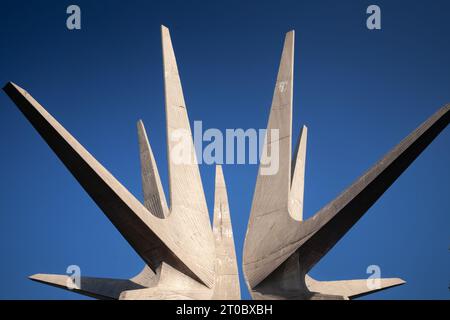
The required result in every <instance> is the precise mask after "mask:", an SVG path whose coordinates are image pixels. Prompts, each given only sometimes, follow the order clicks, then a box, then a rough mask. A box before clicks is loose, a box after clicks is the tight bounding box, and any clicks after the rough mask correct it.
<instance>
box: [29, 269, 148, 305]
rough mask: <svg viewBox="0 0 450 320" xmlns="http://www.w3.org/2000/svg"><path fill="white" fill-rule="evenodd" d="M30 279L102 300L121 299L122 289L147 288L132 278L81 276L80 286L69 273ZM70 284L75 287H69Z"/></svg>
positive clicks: (36, 276) (33, 276) (38, 275)
mask: <svg viewBox="0 0 450 320" xmlns="http://www.w3.org/2000/svg"><path fill="white" fill-rule="evenodd" d="M30 279H31V280H33V281H37V282H41V283H44V284H47V285H51V286H54V287H57V288H61V289H65V290H68V291H72V292H76V293H79V294H82V295H85V296H88V297H91V298H95V299H101V300H116V299H119V297H120V294H121V293H122V291H126V290H137V289H142V288H145V287H144V286H141V285H139V284H138V283H135V282H133V281H131V280H123V279H107V278H92V277H81V279H80V287H77V286H75V285H74V284H73V282H72V279H71V278H70V277H69V276H67V275H59V274H35V275H32V276H30ZM69 285H73V286H74V287H71V288H72V289H69Z"/></svg>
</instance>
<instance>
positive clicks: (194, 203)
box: [161, 26, 211, 228]
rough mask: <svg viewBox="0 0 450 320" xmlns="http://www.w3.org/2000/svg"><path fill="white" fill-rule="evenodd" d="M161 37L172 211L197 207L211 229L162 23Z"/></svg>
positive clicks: (189, 130) (172, 56)
mask: <svg viewBox="0 0 450 320" xmlns="http://www.w3.org/2000/svg"><path fill="white" fill-rule="evenodd" d="M161 36H162V47H163V64H164V84H165V98H166V121H167V145H168V148H167V152H168V161H169V181H170V207H171V211H173V210H178V209H177V208H182V209H183V211H184V212H185V213H186V212H187V211H186V210H184V209H185V208H188V209H191V210H194V211H195V212H197V213H196V215H197V218H201V219H203V221H204V222H205V221H206V220H208V225H209V228H211V225H210V222H209V216H208V209H207V207H206V201H205V196H204V192H203V185H202V182H201V178H200V172H199V169H198V165H197V160H196V155H195V149H194V144H193V137H192V132H191V127H190V124H189V118H188V114H187V109H186V103H185V101H184V96H183V89H182V87H181V81H180V76H179V74H178V67H177V62H176V59H175V54H174V51H173V47H172V41H171V39H170V33H169V29H167V28H166V27H164V26H161ZM180 213H181V212H180Z"/></svg>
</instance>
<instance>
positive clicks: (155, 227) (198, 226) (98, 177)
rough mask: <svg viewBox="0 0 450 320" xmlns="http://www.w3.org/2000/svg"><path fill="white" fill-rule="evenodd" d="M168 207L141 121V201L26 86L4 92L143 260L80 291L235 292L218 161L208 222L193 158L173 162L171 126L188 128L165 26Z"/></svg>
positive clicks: (84, 282)
mask: <svg viewBox="0 0 450 320" xmlns="http://www.w3.org/2000/svg"><path fill="white" fill-rule="evenodd" d="M161 34H162V47H163V65H164V83H165V98H166V125H167V144H168V149H169V152H168V164H169V165H168V167H169V188H170V192H169V194H170V208H169V206H168V204H167V202H166V198H165V195H164V191H163V188H162V185H161V181H160V177H159V174H158V169H157V166H156V163H155V159H154V157H153V153H152V150H151V148H150V144H149V141H148V139H147V134H146V131H145V128H144V124H143V123H142V121H139V122H138V124H137V127H138V137H139V147H140V158H141V168H142V169H141V171H142V186H143V193H144V203H141V202H140V201H139V200H137V199H136V198H135V197H134V196H133V195H132V194H131V193H130V192H129V191H128V190H127V189H126V188H125V187H124V186H123V185H122V184H121V183H120V182H119V181H117V180H116V178H114V176H113V175H112V174H111V173H109V172H108V171H107V170H106V169H105V168H104V167H103V166H102V165H101V164H100V163H99V162H98V161H97V160H96V159H95V158H94V157H93V156H92V155H91V154H90V153H89V152H88V151H87V150H86V149H85V148H84V147H83V146H82V145H81V144H80V143H79V142H78V141H77V140H76V139H75V138H74V137H73V136H72V135H71V134H70V133H69V132H68V131H67V130H66V129H65V128H64V127H63V126H62V125H61V124H59V123H58V122H57V121H56V120H55V119H54V118H53V117H52V116H51V115H50V114H49V113H48V112H47V111H46V110H45V109H44V108H43V107H42V106H41V105H40V104H39V103H38V102H37V101H36V100H35V99H34V98H33V97H32V96H31V95H30V94H29V93H27V92H26V91H25V90H24V89H22V88H20V87H19V86H17V85H16V84H14V83H8V84H7V85H6V86H5V87H4V91H5V92H6V93H7V94H8V95H9V97H10V98H11V99H12V100H13V101H14V103H15V104H16V105H17V106H18V108H19V109H20V111H21V112H22V113H23V114H24V116H25V117H26V118H27V119H28V120H29V121H30V122H31V124H32V125H33V126H34V128H35V129H36V130H37V131H38V132H39V134H40V135H41V136H42V138H44V140H45V141H46V142H47V144H48V145H49V146H50V148H52V150H53V151H54V152H55V153H56V155H57V156H58V157H59V158H60V159H61V161H62V162H63V163H64V165H65V166H66V167H67V168H68V169H69V170H70V172H71V173H72V174H73V176H74V177H75V178H76V179H77V180H78V182H79V183H80V184H81V186H82V187H83V188H84V189H85V190H86V192H87V193H88V194H89V195H90V196H91V198H92V199H93V200H94V201H95V202H96V204H97V205H98V206H99V207H100V208H101V209H102V211H103V212H104V213H105V214H106V216H107V217H108V218H109V219H110V220H111V222H112V223H113V224H114V226H115V227H116V228H117V229H118V230H119V231H120V233H121V234H122V235H123V236H124V238H125V239H126V240H127V241H128V242H129V244H130V245H131V246H132V247H133V249H134V250H136V252H137V253H138V254H139V256H140V257H141V258H142V259H143V260H144V262H145V264H146V266H145V267H144V269H143V270H142V272H141V273H139V274H138V275H137V276H136V277H134V278H132V279H129V280H120V279H104V278H91V277H82V278H81V282H80V286H79V287H76V288H74V289H73V291H76V292H78V293H81V294H84V295H87V296H91V297H94V298H99V299H226V300H230V299H240V287H239V278H238V271H237V263H236V254H235V249H234V241H233V233H232V228H231V220H230V213H229V207H228V199H227V191H226V187H225V181H224V177H223V173H222V169H221V167H220V166H217V168H216V182H215V185H216V189H215V203H214V222H213V228H211V223H210V219H209V214H208V208H207V206H206V201H205V195H204V192H203V185H202V182H201V178H200V173H199V169H198V165H197V161H191V162H190V163H178V162H177V161H173V160H174V159H172V157H173V155H172V153H171V152H170V150H172V148H173V147H174V144H175V142H174V141H173V139H170V137H171V135H172V133H173V132H174V131H175V130H182V132H187V133H188V134H189V140H190V142H189V143H190V144H191V145H190V147H191V148H188V149H187V150H190V152H191V155H190V156H191V159H195V149H194V147H193V142H192V134H191V128H190V124H189V119H188V114H187V109H186V104H185V102H184V97H183V91H182V88H181V82H180V77H179V74H178V67H177V63H176V60H175V54H174V52H173V48H172V42H171V39H170V34H169V30H168V29H167V28H166V27H164V26H162V27H161ZM30 278H31V279H32V280H35V281H39V282H43V283H46V284H49V285H53V286H57V287H61V288H66V289H67V288H68V287H67V280H68V276H65V275H51V274H36V275H33V276H31V277H30Z"/></svg>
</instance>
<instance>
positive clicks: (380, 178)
mask: <svg viewBox="0 0 450 320" xmlns="http://www.w3.org/2000/svg"><path fill="white" fill-rule="evenodd" d="M293 65H294V31H291V32H288V33H287V34H286V38H285V41H284V48H283V53H282V55H281V62H280V66H279V71H278V77H277V81H276V84H275V90H274V94H273V100H272V107H271V110H270V116H269V121H268V125H267V129H268V133H270V131H271V129H276V130H278V136H279V138H278V139H275V138H271V136H270V135H268V136H267V137H266V141H265V143H264V149H263V152H262V157H264V156H265V155H267V152H266V151H267V150H269V149H270V148H271V145H273V144H274V143H278V148H279V170H278V172H277V173H276V174H274V175H264V174H262V170H261V165H260V171H259V173H258V177H257V181H256V187H255V193H254V196H253V203H252V209H251V214H250V219H249V223H248V229H247V235H246V238H245V244H244V254H243V270H244V275H245V278H246V282H247V286H248V288H249V290H250V293H251V295H252V297H253V298H254V299H277V300H281V299H352V298H356V297H360V296H363V295H366V294H369V293H372V292H375V291H378V290H382V289H385V288H389V287H393V286H398V285H401V284H403V283H404V281H403V280H401V279H380V285H379V286H378V287H376V288H370V287H369V286H368V285H367V280H366V279H363V280H343V281H317V280H314V279H313V278H311V277H310V276H308V272H309V271H310V270H311V269H312V268H313V267H314V266H315V264H316V263H317V262H318V261H319V260H320V259H321V258H322V257H323V256H324V255H325V254H326V253H327V252H328V251H329V250H330V249H331V248H332V247H333V246H334V245H335V244H336V242H337V241H339V239H340V238H341V237H342V236H344V234H345V233H346V232H347V231H348V230H349V229H350V228H351V227H352V226H353V225H354V224H355V223H356V222H357V221H358V219H359V218H361V216H362V215H363V214H364V213H365V212H366V211H367V210H368V209H369V208H370V207H371V206H372V205H373V204H374V203H375V201H376V200H377V199H378V198H379V197H381V195H382V194H383V193H384V192H385V191H386V190H387V189H388V188H389V186H390V185H391V184H392V183H393V182H394V181H395V180H396V179H397V178H398V177H399V176H400V175H401V174H402V172H403V171H405V170H406V168H407V167H408V166H409V165H410V164H411V163H412V162H413V161H414V160H415V159H416V157H417V156H418V155H419V154H420V153H421V152H422V151H423V150H424V149H425V148H426V147H427V146H428V145H429V144H430V143H431V142H432V141H433V139H434V138H435V137H436V136H437V135H438V134H439V133H440V132H441V131H442V130H443V129H444V128H445V127H446V126H447V125H448V123H449V120H450V112H449V110H450V105H446V106H445V107H443V108H442V109H440V110H438V111H437V112H436V113H435V114H434V115H432V116H431V117H430V118H429V119H428V120H427V121H425V122H424V123H423V124H421V125H420V126H419V127H418V128H417V129H416V130H415V131H413V132H412V133H411V134H410V135H409V136H407V137H406V138H405V139H404V140H402V141H401V142H400V143H399V144H398V145H397V146H396V147H395V148H393V149H392V150H391V151H390V152H389V153H387V154H386V155H385V156H384V157H383V158H382V159H381V160H380V161H379V162H377V163H376V164H375V165H374V166H373V167H372V168H371V169H369V170H368V171H367V172H366V173H364V174H363V175H362V176H361V177H360V178H359V179H357V180H356V181H355V182H354V183H353V184H352V185H351V186H350V187H349V188H348V189H347V190H345V191H344V192H342V193H341V194H340V195H339V196H338V197H337V198H336V199H334V200H333V201H331V202H330V203H329V204H327V205H326V206H325V207H323V208H322V209H321V210H319V212H317V213H316V214H315V215H314V216H312V217H311V218H309V219H307V220H304V219H303V190H304V174H305V159H306V139H307V132H308V131H307V128H306V127H305V126H304V127H303V129H302V131H301V134H300V137H299V139H298V143H297V148H296V149H297V150H296V152H295V154H294V157H293V158H292V160H291V157H292V150H291V148H292V146H291V144H292V143H291V140H292V92H293ZM269 151H270V150H269ZM266 160H267V159H264V158H262V159H261V163H267V161H266Z"/></svg>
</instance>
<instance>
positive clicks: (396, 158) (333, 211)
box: [294, 104, 450, 270]
mask: <svg viewBox="0 0 450 320" xmlns="http://www.w3.org/2000/svg"><path fill="white" fill-rule="evenodd" d="M449 122H450V104H449V105H446V106H445V107H443V108H441V109H439V110H438V111H437V112H436V113H435V114H433V115H432V116H431V117H430V118H428V120H426V121H425V122H423V123H422V124H421V125H420V126H419V127H418V128H417V129H416V130H414V131H413V132H412V133H411V134H410V135H408V136H407V137H406V138H405V139H403V140H402V141H401V142H400V143H399V144H398V145H397V146H396V147H394V148H393V149H392V150H391V151H390V152H389V153H387V154H386V155H385V156H384V157H383V158H382V159H381V160H379V161H378V162H377V163H376V164H375V165H374V166H373V167H372V168H370V169H369V170H368V171H367V172H365V173H364V174H363V175H362V176H361V177H360V178H358V179H357V180H356V181H355V182H354V183H353V184H352V185H351V186H350V187H349V188H347V189H346V190H345V191H344V192H342V193H341V194H340V195H339V196H338V197H337V198H336V199H334V200H333V201H331V202H330V203H329V204H327V205H326V206H325V207H323V208H322V209H321V210H320V211H319V212H317V213H316V214H315V215H314V216H313V217H311V218H310V219H308V220H307V221H305V224H304V225H303V226H302V228H301V229H302V230H299V233H298V237H297V239H298V240H299V241H298V242H297V243H296V244H295V246H294V247H296V248H297V249H298V250H299V253H300V256H301V259H302V265H303V267H304V269H305V270H310V269H311V268H312V267H313V266H314V265H315V264H316V263H317V262H318V261H319V260H320V259H321V258H322V257H323V256H324V255H325V254H326V253H327V252H328V251H329V250H330V249H331V248H332V247H333V246H334V245H335V244H336V243H337V242H338V241H339V240H340V239H341V238H342V237H343V236H344V235H345V233H346V232H347V231H348V230H349V229H350V228H351V227H352V226H353V225H354V224H355V223H356V222H357V221H358V220H359V218H361V217H362V216H363V215H364V213H366V212H367V210H369V208H370V207H371V206H372V205H373V204H374V203H375V202H376V201H377V200H378V199H379V198H380V197H381V196H382V195H383V193H384V192H385V191H386V190H387V189H388V188H389V187H390V186H391V185H392V184H393V183H394V181H395V180H397V178H398V177H399V176H400V175H401V174H402V173H403V172H404V171H405V170H406V169H407V168H408V167H409V165H410V164H411V163H412V162H413V161H414V160H415V159H416V158H417V157H418V156H419V155H420V154H421V153H422V151H423V150H425V148H426V147H427V146H428V145H429V144H430V143H431V142H432V141H433V140H434V138H436V137H437V136H438V135H439V133H440V132H441V131H442V130H443V129H445V127H447V125H448V123H449Z"/></svg>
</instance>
